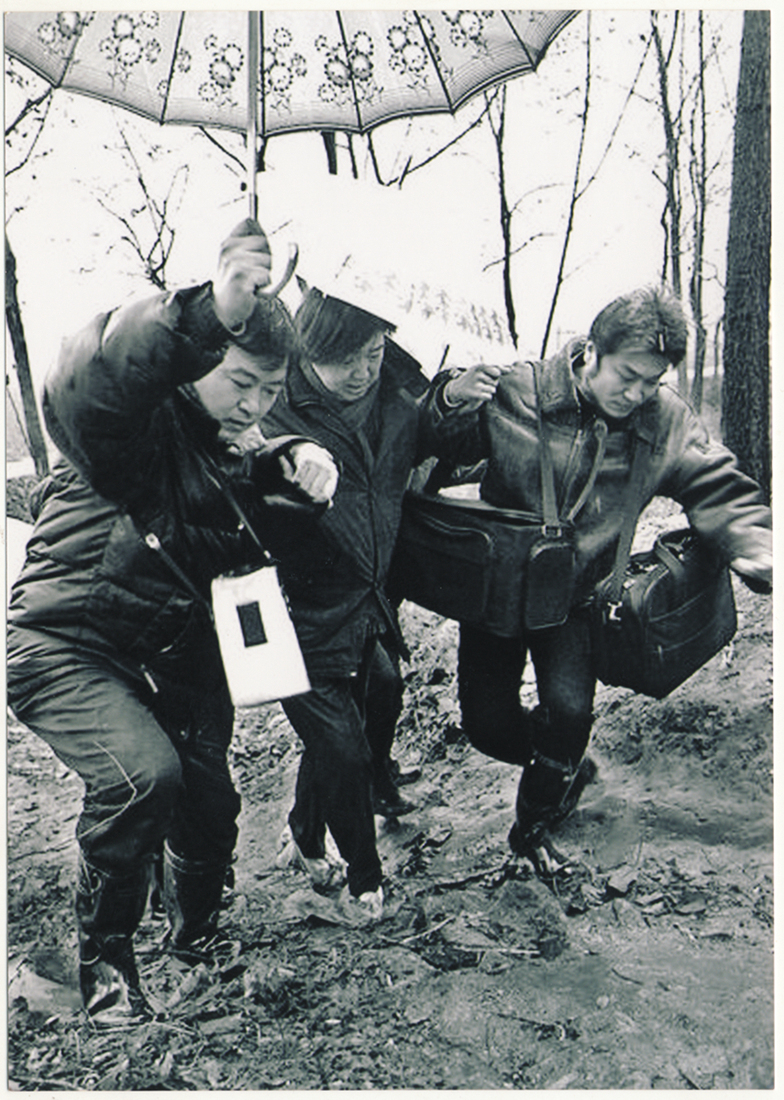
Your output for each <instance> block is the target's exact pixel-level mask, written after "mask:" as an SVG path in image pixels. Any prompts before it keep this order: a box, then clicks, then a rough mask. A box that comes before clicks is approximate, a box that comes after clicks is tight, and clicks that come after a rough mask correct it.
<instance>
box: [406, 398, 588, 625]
mask: <svg viewBox="0 0 784 1100" xmlns="http://www.w3.org/2000/svg"><path fill="white" fill-rule="evenodd" d="M537 416H538V420H539V437H540V440H541V462H540V468H541V479H542V506H543V513H544V515H543V516H537V515H535V514H533V513H530V512H523V511H518V510H516V509H513V508H496V507H494V506H493V505H491V504H488V503H487V502H486V501H482V500H462V499H455V498H454V497H445V496H437V495H428V494H426V493H414V492H411V491H409V492H407V493H406V496H405V498H404V500H403V514H402V519H401V525H400V531H399V534H398V540H397V545H396V547H395V555H394V559H393V563H392V569H391V573H390V593H391V595H392V596H393V598H395V599H401V598H403V599H408V600H411V601H413V602H414V603H417V604H419V605H420V606H421V607H425V608H427V609H428V610H430V611H435V612H437V613H438V614H439V615H443V616H444V617H445V618H448V619H456V620H457V621H458V622H461V623H467V624H469V625H470V626H474V627H477V628H478V629H480V630H486V631H487V632H488V633H490V634H497V635H499V636H501V637H505V638H514V637H519V636H520V634H521V633H522V632H523V631H524V630H543V629H546V628H547V627H551V626H560V625H561V624H562V623H564V622H565V621H566V618H567V616H568V614H569V611H570V608H571V605H572V600H573V596H574V578H575V568H574V538H573V535H574V528H573V521H574V518H575V516H576V515H577V513H578V512H579V511H580V509H581V508H582V506H583V504H584V503H585V501H586V500H587V498H588V495H589V493H590V492H591V489H592V488H593V485H594V482H595V480H596V475H597V473H598V470H599V467H600V465H601V462H602V459H603V457H604V450H605V442H606V434H607V426H606V424H605V423H604V421H602V420H598V421H596V432H597V448H596V455H595V458H594V462H593V466H592V469H591V473H590V476H589V478H588V481H587V483H586V485H585V486H584V488H583V490H582V492H581V493H580V495H579V497H578V499H577V500H576V501H575V503H574V505H573V507H572V508H571V509H570V511H569V514H568V515H567V517H566V518H565V519H564V520H561V519H559V516H558V509H557V504H556V497H555V478H554V473H553V467H552V456H551V455H550V449H549V445H548V442H547V436H546V431H545V428H544V426H543V424H542V420H541V415H540V414H539V407H538V401H537Z"/></svg>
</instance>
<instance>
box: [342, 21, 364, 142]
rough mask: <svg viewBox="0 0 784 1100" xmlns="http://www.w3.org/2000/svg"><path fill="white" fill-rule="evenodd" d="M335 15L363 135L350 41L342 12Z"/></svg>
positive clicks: (359, 126) (358, 123)
mask: <svg viewBox="0 0 784 1100" xmlns="http://www.w3.org/2000/svg"><path fill="white" fill-rule="evenodd" d="M335 15H336V16H337V19H338V29H339V30H340V37H341V39H342V40H343V49H344V50H345V51H346V68H347V69H348V73H349V79H350V81H351V94H352V96H353V97H354V111H355V113H356V116H357V126H358V128H359V132H360V133H362V130H363V127H362V115H361V114H360V111H359V96H358V95H357V85H356V82H355V81H354V70H353V68H352V67H351V55H350V53H349V51H348V41H347V39H346V29H345V27H344V26H343V17H342V15H341V14H340V12H339V11H336V12H335Z"/></svg>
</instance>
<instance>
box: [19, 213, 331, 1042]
mask: <svg viewBox="0 0 784 1100" xmlns="http://www.w3.org/2000/svg"><path fill="white" fill-rule="evenodd" d="M270 262H271V258H270V251H269V245H268V243H267V239H266V237H265V236H264V234H263V232H262V230H261V227H260V226H258V224H257V223H253V222H248V223H243V225H242V226H240V227H239V228H238V230H236V231H235V233H234V234H233V235H232V236H231V237H230V238H229V239H228V240H227V241H226V242H225V244H224V245H223V247H222V250H221V256H220V262H219V268H218V274H217V276H216V278H215V280H214V281H213V282H212V283H207V284H205V285H203V286H198V287H193V288H191V289H187V290H181V291H178V292H176V293H174V294H161V295H158V296H157V297H154V298H152V299H149V300H146V301H142V302H139V303H136V304H133V305H130V306H127V307H125V308H121V309H117V310H114V311H113V312H111V313H105V314H101V315H100V316H98V317H97V318H96V319H95V320H94V321H93V322H91V324H89V325H88V326H87V327H86V328H85V329H84V330H83V331H82V332H80V333H79V334H78V335H77V336H75V337H73V338H72V339H70V340H68V341H66V342H65V343H64V345H63V349H62V352H61V355H60V358H59V361H58V363H57V365H56V367H55V369H54V370H53V371H52V372H51V374H50V376H49V378H48V379H47V383H46V389H45V394H44V411H45V415H46V422H47V426H48V428H49V431H50V433H51V435H52V438H53V439H54V440H55V442H56V443H57V445H58V447H59V448H60V450H61V452H62V458H61V459H60V460H59V461H58V462H57V464H56V466H55V468H54V471H53V473H52V475H51V476H50V477H49V478H48V479H47V480H46V481H45V482H44V484H43V485H42V487H41V490H40V493H39V497H38V502H37V506H36V507H37V517H36V524H35V528H34V531H33V534H32V536H31V538H30V540H29V543H28V547H27V557H26V563H25V565H24V568H23V570H22V573H21V575H20V577H19V579H18V580H17V582H16V583H15V585H14V587H13V590H12V595H11V602H10V609H9V613H8V626H9V635H8V651H7V652H8V661H7V676H8V700H9V703H10V705H11V706H12V708H13V710H14V712H15V714H16V715H17V717H18V718H19V719H20V720H21V721H22V722H24V723H25V724H26V725H28V726H29V727H30V729H32V730H33V731H34V732H35V733H37V734H39V735H40V736H41V737H43V738H44V739H45V740H46V741H47V742H48V743H49V745H51V747H52V748H53V750H54V751H55V753H56V754H57V755H58V756H59V757H60V758H61V759H62V760H63V762H64V763H65V764H67V765H68V766H69V767H72V768H74V769H75V770H76V771H77V772H78V773H79V775H80V776H81V778H82V779H83V781H84V785H85V794H84V806H83V811H82V814H81V817H80V820H79V823H78V827H77V838H78V841H79V847H80V867H79V881H78V887H77V920H78V930H79V944H80V962H81V966H80V977H81V988H82V993H83V997H84V1001H85V1006H86V1008H87V1010H88V1012H89V1013H90V1015H91V1016H92V1017H93V1018H94V1019H95V1020H96V1021H98V1022H102V1023H111V1022H114V1021H117V1020H120V1019H123V1018H126V1017H128V1016H134V1015H137V1014H138V1013H142V1014H143V1013H145V1012H146V1005H145V1003H144V999H143V996H142V994H141V991H140V985H139V978H138V973H137V969H136V964H135V961H134V952H133V934H134V931H135V929H136V927H137V925H138V923H139V920H140V919H141V916H142V914H143V911H144V908H145V903H146V899H147V894H148V887H149V881H150V868H151V864H152V861H153V860H154V859H155V858H156V856H157V854H158V853H159V852H160V850H161V847H163V851H164V856H163V862H164V868H163V871H164V895H165V901H166V908H167V912H168V916H169V922H170V925H171V930H170V942H171V946H172V949H173V950H174V951H176V952H179V953H181V954H182V955H183V956H184V957H187V958H189V959H194V958H197V957H204V956H205V954H207V953H208V952H209V950H210V944H211V941H212V940H213V937H214V934H215V932H216V924H217V914H218V908H219V903H220V897H221V890H222V887H223V884H224V881H225V877H226V871H227V867H228V865H229V862H230V860H231V855H232V851H233V849H234V844H235V840H236V836H237V827H236V819H237V815H238V812H239V808H240V800H239V796H238V794H237V792H236V791H235V789H234V786H233V784H232V780H231V776H230V774H229V769H228V766H227V760H226V754H227V748H228V745H229V740H230V737H231V733H232V723H233V708H232V705H231V700H230V697H229V693H228V689H227V685H226V679H225V674H224V671H223V666H222V663H221V658H220V654H219V649H218V643H217V638H216V635H215V632H214V630H213V626H212V623H211V617H210V607H209V597H210V583H211V580H212V578H213V577H215V576H216V575H218V574H220V573H222V572H225V571H227V570H229V569H231V568H233V567H236V566H238V565H242V564H246V563H252V562H254V560H258V553H257V551H256V549H255V546H254V543H253V542H252V541H250V540H249V538H248V535H247V532H246V531H244V530H239V527H238V522H237V517H236V515H235V512H234V511H233V510H232V508H231V507H230V503H229V500H228V499H227V493H226V491H225V488H224V487H225V485H227V484H228V485H230V486H231V487H232V488H231V491H232V492H233V493H234V495H235V498H236V500H237V501H238V502H240V506H242V505H244V507H245V509H246V511H247V514H248V515H249V516H250V517H251V518H252V521H253V522H254V525H256V526H258V530H259V534H260V536H261V538H262V539H263V538H264V537H265V531H266V530H267V529H268V528H269V526H270V523H271V522H272V521H273V519H274V511H273V509H272V507H271V506H268V505H267V504H266V503H265V497H266V496H267V495H268V494H277V493H280V491H282V490H283V489H285V486H286V484H287V483H288V482H293V483H294V484H297V485H298V487H300V488H303V489H307V490H308V492H309V494H310V496H311V498H312V499H313V500H314V501H315V502H319V503H321V504H322V505H325V504H326V501H327V500H328V498H329V496H330V495H331V492H332V491H333V489H334V483H335V480H336V476H337V475H336V470H335V467H334V464H333V463H332V461H331V459H330V457H329V455H327V454H326V453H325V452H323V451H322V450H321V449H318V448H315V447H314V446H313V444H312V443H305V442H304V441H303V440H301V439H299V440H298V439H293V438H291V439H288V440H278V441H275V442H274V444H267V445H265V446H263V447H262V448H261V449H260V450H257V451H255V452H250V453H247V454H245V455H244V456H243V455H242V454H241V453H240V449H239V448H238V447H237V446H236V445H235V442H236V441H238V440H239V439H240V438H241V437H242V436H243V434H245V433H246V431H247V430H248V429H250V428H252V427H253V426H254V425H256V424H257V421H258V419H259V417H260V416H261V415H262V414H263V413H264V412H265V411H266V410H267V409H268V408H269V406H270V405H271V404H272V402H273V401H274V399H275V397H276V395H277V393H278V392H279V390H280V388H281V386H282V385H283V382H284V378H285V374H286V368H287V365H288V362H289V360H290V359H291V357H292V354H293V349H294V334H293V328H292V324H291V320H290V317H289V314H288V312H287V311H286V309H285V307H283V305H282V304H281V303H280V301H279V300H278V299H277V298H276V297H273V296H265V295H257V291H258V290H259V288H262V287H265V286H267V285H268V283H269V281H270ZM256 430H258V429H256ZM312 510H315V509H312ZM164 842H165V843H164Z"/></svg>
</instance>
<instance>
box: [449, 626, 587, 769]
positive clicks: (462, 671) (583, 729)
mask: <svg viewBox="0 0 784 1100" xmlns="http://www.w3.org/2000/svg"><path fill="white" fill-rule="evenodd" d="M529 653H530V655H531V659H532V661H533V664H534V669H535V672H536V684H537V690H538V695H539V707H538V708H537V709H536V710H535V711H533V712H532V711H528V710H526V709H525V708H524V707H523V706H522V705H521V703H520V686H521V682H522V678H523V669H524V668H525V663H526V660H527V658H528V654H529ZM595 688H596V678H595V676H594V674H593V668H592V664H591V646H590V635H589V625H588V620H587V617H586V616H585V615H583V614H582V613H581V612H579V611H576V612H573V613H572V614H571V615H570V617H569V618H568V619H567V621H566V623H564V625H563V626H558V627H551V628H550V629H548V630H537V631H531V632H529V633H527V634H525V635H523V636H522V637H521V638H499V637H498V636H497V635H494V634H487V633H485V632H484V631H482V630H476V629H475V628H473V627H470V626H466V625H462V626H461V628H460V646H459V651H458V690H459V697H460V708H461V712H462V725H463V730H464V732H465V734H466V736H467V737H468V739H469V741H470V742H471V744H472V745H473V746H474V747H475V748H477V749H479V751H480V752H483V753H485V754H486V755H487V756H492V757H494V758H495V759H496V760H504V761H505V762H506V763H509V764H520V765H525V764H527V763H528V762H529V761H530V759H531V751H532V749H536V750H537V751H538V752H539V753H541V754H542V755H544V756H546V757H549V758H550V759H552V760H556V761H558V762H559V763H561V764H569V765H571V766H573V767H576V765H577V764H578V763H579V761H580V759H581V758H582V756H583V753H584V752H585V749H586V747H587V744H588V739H589V737H590V732H591V722H592V707H593V696H594V691H595Z"/></svg>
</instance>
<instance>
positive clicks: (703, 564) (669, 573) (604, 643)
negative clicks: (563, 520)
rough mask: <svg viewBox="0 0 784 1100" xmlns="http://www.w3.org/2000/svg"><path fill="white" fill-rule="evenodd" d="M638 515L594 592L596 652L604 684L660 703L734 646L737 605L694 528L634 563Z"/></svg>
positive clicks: (665, 538)
mask: <svg viewBox="0 0 784 1100" xmlns="http://www.w3.org/2000/svg"><path fill="white" fill-rule="evenodd" d="M641 453H642V452H641V451H639V450H638V451H636V452H635V460H633V463H632V474H631V476H630V488H631V493H630V495H631V494H632V493H634V491H635V489H634V486H635V484H639V480H640V473H639V471H640V467H641V459H639V458H638V457H637V456H638V455H639V454H641ZM635 467H636V469H637V473H636V474H635ZM638 515H639V508H634V507H633V506H630V507H629V509H628V511H627V512H626V515H625V518H624V525H623V527H622V529H621V535H620V537H619V542H618V549H617V552H616V559H615V565H614V567H613V571H612V573H610V575H609V576H607V577H605V578H604V580H602V581H600V582H599V583H598V584H597V585H596V587H595V589H594V592H593V598H592V602H591V608H590V614H591V650H592V656H593V664H594V671H595V673H596V676H597V679H599V680H601V681H602V683H604V684H612V685H615V686H617V687H627V688H631V689H632V690H633V691H636V692H638V693H639V694H641V695H650V696H652V697H653V698H655V699H662V698H664V696H665V695H669V693H670V692H671V691H674V690H675V688H677V687H678V686H679V685H680V684H682V683H683V682H684V680H687V679H688V678H689V677H690V676H692V675H693V674H694V673H695V672H696V671H697V670H698V669H700V668H702V666H703V665H704V664H705V663H706V661H709V660H710V658H711V657H713V656H715V654H716V653H718V652H719V650H721V649H722V648H723V647H724V646H725V645H727V643H728V642H729V641H730V640H731V638H732V637H733V635H734V633H735V630H736V628H737V619H736V613H735V600H734V596H733V592H732V581H731V579H730V574H729V570H728V568H727V565H726V563H724V562H722V561H721V560H720V559H719V558H718V557H717V556H716V554H715V553H714V552H713V551H712V550H711V549H710V547H709V546H708V545H707V544H706V543H705V541H704V540H703V539H701V538H700V536H699V535H698V534H697V532H696V531H694V530H693V529H692V528H686V529H682V530H678V531H672V532H669V533H668V534H664V535H660V536H659V537H658V538H657V539H656V540H655V542H654V544H653V547H652V549H650V550H647V551H644V552H642V553H639V554H632V555H631V556H630V555H629V548H630V546H631V541H632V537H633V535H634V528H635V526H636V523H637V517H638Z"/></svg>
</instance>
